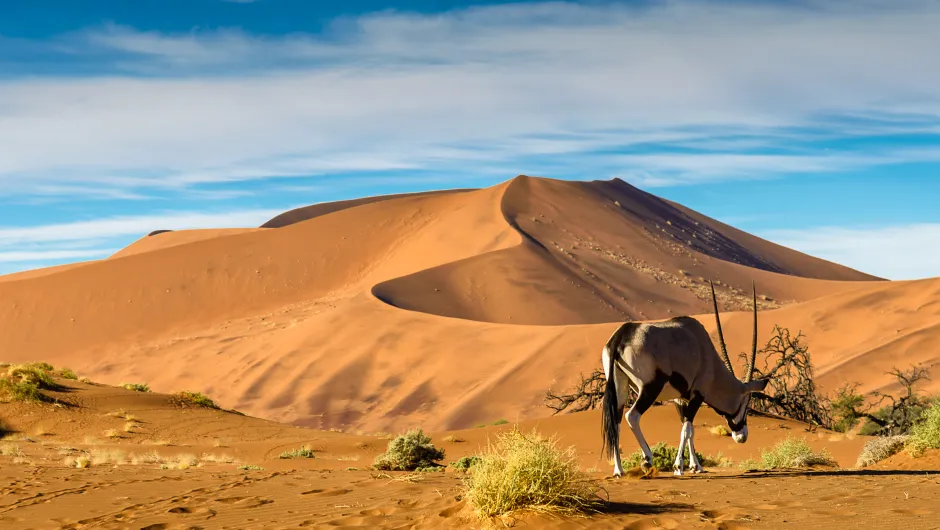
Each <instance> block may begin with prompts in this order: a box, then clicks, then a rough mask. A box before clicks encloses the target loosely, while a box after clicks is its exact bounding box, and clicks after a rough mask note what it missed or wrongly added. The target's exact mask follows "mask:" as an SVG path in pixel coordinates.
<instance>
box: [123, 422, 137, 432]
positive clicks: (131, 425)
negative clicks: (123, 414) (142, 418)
mask: <svg viewBox="0 0 940 530" xmlns="http://www.w3.org/2000/svg"><path fill="white" fill-rule="evenodd" d="M136 428H137V424H136V423H134V422H132V421H129V422H127V423H125V424H124V432H126V433H128V434H134V433H135V432H137V431H135V430H134V429H136Z"/></svg>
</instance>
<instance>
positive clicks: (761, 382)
mask: <svg viewBox="0 0 940 530" xmlns="http://www.w3.org/2000/svg"><path fill="white" fill-rule="evenodd" d="M769 382H770V379H755V380H753V381H751V382H750V383H746V384H745V385H744V386H745V389H746V390H747V391H748V392H763V391H764V389H765V388H767V383H769Z"/></svg>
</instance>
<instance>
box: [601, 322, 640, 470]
mask: <svg viewBox="0 0 940 530" xmlns="http://www.w3.org/2000/svg"><path fill="white" fill-rule="evenodd" d="M636 326H637V324H635V323H633V322H628V323H626V324H624V325H622V326H620V329H618V330H617V331H616V332H615V333H614V334H613V336H611V337H610V340H608V341H607V346H606V349H607V355H609V356H610V360H609V362H608V366H607V384H606V385H605V386H604V400H603V401H602V402H601V429H602V430H603V437H604V438H603V439H604V443H603V446H602V447H601V453H603V454H604V455H606V456H607V458H608V459H610V458H613V457H614V451H615V449H616V448H617V447H620V429H619V426H620V420H621V417H622V416H623V410H622V408H621V407H620V403H619V401H620V400H619V399H617V384H616V383H615V382H614V381H615V379H616V377H615V375H614V370H616V369H617V359H618V358H619V357H620V352H621V351H623V347H624V345H625V344H627V343H629V342H630V340H631V339H632V338H633V333H634V331H636ZM624 390H627V389H624Z"/></svg>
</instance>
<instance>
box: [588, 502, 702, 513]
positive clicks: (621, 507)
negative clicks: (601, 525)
mask: <svg viewBox="0 0 940 530" xmlns="http://www.w3.org/2000/svg"><path fill="white" fill-rule="evenodd" d="M691 511H695V506H693V505H691V504H683V503H677V502H666V503H661V504H646V503H642V502H605V503H604V506H603V507H602V508H600V513H602V514H605V515H660V514H664V513H675V512H691Z"/></svg>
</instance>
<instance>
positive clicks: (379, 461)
mask: <svg viewBox="0 0 940 530" xmlns="http://www.w3.org/2000/svg"><path fill="white" fill-rule="evenodd" d="M443 459H444V450H443V449H438V448H436V447H434V445H433V444H432V443H431V438H430V437H429V436H427V435H426V434H424V431H422V430H421V429H415V430H410V431H408V432H407V433H405V434H403V435H400V436H398V437H397V438H395V439H394V440H391V441H390V442H388V449H387V450H386V451H385V454H381V455H379V456H377V457H376V459H375V464H374V467H375V468H376V469H381V470H385V471H414V470H415V469H418V468H420V467H434V466H437V465H438V464H436V461H438V460H443Z"/></svg>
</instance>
